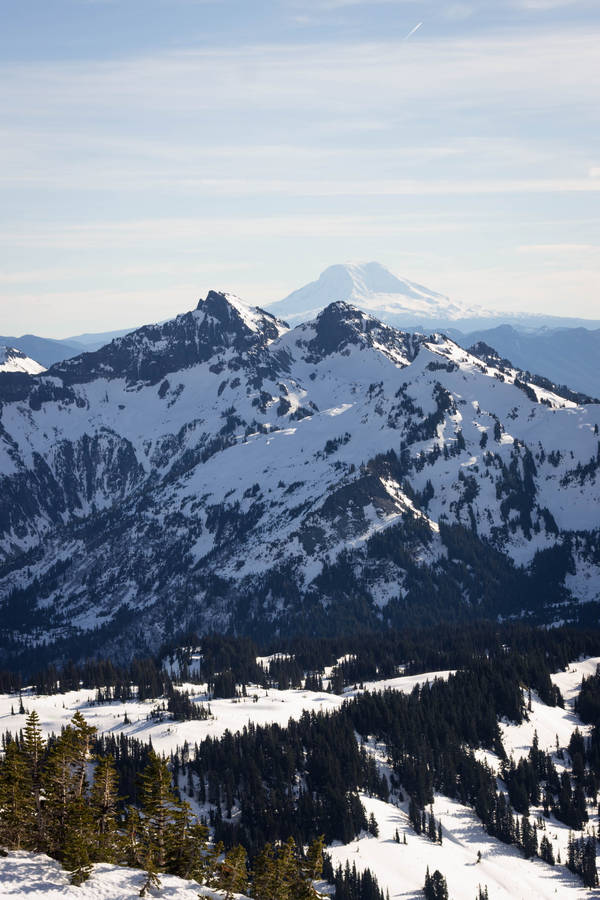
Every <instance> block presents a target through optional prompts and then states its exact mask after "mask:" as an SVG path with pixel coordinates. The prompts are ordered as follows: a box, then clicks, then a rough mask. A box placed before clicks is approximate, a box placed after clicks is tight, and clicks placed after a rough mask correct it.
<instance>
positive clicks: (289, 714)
mask: <svg viewBox="0 0 600 900" xmlns="http://www.w3.org/2000/svg"><path fill="white" fill-rule="evenodd" d="M449 674H450V673H449V672H448V671H443V672H424V673H422V674H421V675H406V676H399V677H398V678H392V679H386V680H384V681H373V682H366V683H365V684H364V688H363V690H369V691H373V690H386V689H387V688H390V689H392V690H396V691H402V692H403V693H410V692H411V691H412V690H413V688H414V687H415V685H416V684H423V683H425V682H427V681H431V680H433V679H434V678H447V677H448V675H449ZM181 690H184V691H189V693H190V696H191V697H192V699H193V700H194V701H196V702H198V703H202V704H205V705H207V706H210V710H211V713H212V715H213V718H212V719H205V720H192V721H189V722H172V721H163V722H157V721H156V720H153V719H150V718H149V715H150V712H151V710H152V709H153V708H154V707H155V706H156V705H157V701H156V700H146V701H144V702H141V703H139V702H135V701H127V702H124V703H123V702H121V701H120V700H116V701H112V702H110V703H101V704H96V702H95V700H94V697H95V692H94V691H92V690H80V691H69V692H68V693H65V694H50V695H43V696H37V695H36V694H34V693H32V692H31V691H28V690H25V691H23V693H22V698H23V705H24V708H25V710H26V713H25V714H24V715H23V714H22V715H19V713H18V710H19V697H18V695H15V694H0V733H3V732H4V731H11V732H17V731H19V730H20V729H21V728H22V727H23V726H24V724H25V719H26V717H27V714H28V713H29V712H31V711H32V710H34V709H35V711H36V712H37V714H38V715H39V717H40V727H41V728H42V730H43V732H44V733H45V734H52V733H55V734H57V733H59V732H60V730H61V728H63V727H64V726H65V725H67V724H68V723H69V721H70V720H71V718H72V716H73V715H74V714H75V712H77V710H79V711H80V712H81V713H82V714H83V716H85V718H86V719H87V721H88V722H89V723H90V724H91V725H94V726H95V728H97V729H98V733H99V734H126V735H127V736H128V737H133V738H136V739H137V740H139V741H145V742H148V741H152V745H153V747H154V749H155V750H156V751H157V752H160V753H165V754H167V753H170V751H171V750H175V749H176V748H177V747H182V746H183V744H184V743H185V742H186V741H187V742H188V744H191V745H193V744H194V743H196V742H200V741H201V740H203V739H204V738H205V737H213V738H217V737H220V736H221V735H222V734H224V732H225V731H230V732H232V733H234V734H235V732H237V731H241V730H242V729H243V728H244V727H245V726H246V725H249V724H250V723H253V724H254V725H271V724H278V725H287V723H288V722H289V720H290V719H299V718H300V716H301V715H302V713H303V712H305V711H307V712H321V711H323V712H325V711H327V710H333V709H338V708H339V707H340V706H341V704H342V703H343V702H344V700H345V699H346V698H347V697H350V696H354V695H355V694H356V693H359V692H360V690H359V689H358V688H356V689H354V688H349V689H347V691H346V692H345V693H344V694H343V695H337V694H329V693H327V692H326V691H305V690H287V691H279V690H277V689H274V688H269V689H265V688H261V687H258V686H255V687H253V686H252V685H248V686H247V693H248V696H247V697H240V698H235V699H227V700H224V699H219V700H209V699H208V695H207V694H206V686H202V685H200V686H199V685H197V684H184V685H182V687H181ZM125 714H127V718H128V719H129V724H128V725H126V724H124V719H125Z"/></svg>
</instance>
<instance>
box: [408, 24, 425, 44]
mask: <svg viewBox="0 0 600 900" xmlns="http://www.w3.org/2000/svg"><path fill="white" fill-rule="evenodd" d="M422 24H423V23H422V22H419V24H418V25H415V27H414V28H411V30H410V31H409V32H408V34H407V35H406V37H405V38H404V40H405V41H407V40H408V39H409V37H412V36H413V34H414V33H415V31H418V30H419V28H420V27H421V25H422Z"/></svg>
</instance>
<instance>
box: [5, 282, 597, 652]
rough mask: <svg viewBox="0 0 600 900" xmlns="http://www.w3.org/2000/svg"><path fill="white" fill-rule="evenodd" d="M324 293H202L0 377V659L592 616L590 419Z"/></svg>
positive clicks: (593, 444) (500, 371) (502, 371)
mask: <svg viewBox="0 0 600 900" xmlns="http://www.w3.org/2000/svg"><path fill="white" fill-rule="evenodd" d="M589 399H590V398H588V397H585V396H581V395H578V394H574V393H573V392H571V391H565V390H563V389H561V388H559V387H557V386H556V385H553V384H552V383H551V382H549V381H547V380H545V379H539V378H538V379H531V378H529V376H528V373H525V372H523V371H522V370H519V369H517V368H514V367H512V366H511V365H510V363H508V361H507V360H503V359H502V358H501V357H500V356H499V355H498V354H497V353H495V351H494V349H493V348H491V347H489V346H487V345H486V344H484V343H480V344H478V345H476V346H474V347H473V348H472V349H471V351H466V350H464V349H462V348H461V347H460V346H458V345H457V344H456V343H454V342H453V341H452V340H450V339H449V338H447V337H445V336H443V335H441V334H439V333H432V334H417V333H412V332H408V331H401V330H398V329H396V328H393V327H391V326H389V325H387V324H384V323H382V322H380V321H378V320H377V319H375V318H374V317H372V316H369V315H368V314H366V313H364V312H363V311H361V310H360V309H358V308H356V307H354V306H352V305H350V304H347V303H344V302H337V303H332V304H329V305H328V306H327V307H326V308H325V309H324V310H322V311H321V312H320V313H319V314H318V315H317V317H316V318H315V319H314V320H313V321H311V322H308V323H302V324H300V325H298V326H296V327H295V328H293V329H289V328H288V327H287V326H286V325H285V323H284V322H283V321H281V320H280V319H278V318H276V317H275V316H273V315H272V314H271V313H269V312H266V311H264V310H261V309H259V308H252V309H250V308H249V307H247V306H246V305H244V304H243V303H242V302H241V301H240V300H239V299H238V298H236V297H234V296H232V295H230V294H224V293H219V292H215V291H211V292H210V293H209V294H208V295H207V297H206V299H205V300H201V301H200V302H199V303H198V307H197V309H195V310H193V311H191V312H188V313H185V314H183V315H180V316H178V317H177V318H175V319H172V320H170V321H168V322H165V323H163V324H160V325H149V326H145V327H143V328H140V329H138V330H136V331H134V332H132V333H130V334H128V335H125V336H123V337H120V338H117V339H115V340H113V341H112V342H111V343H110V344H108V345H106V346H104V347H102V348H101V349H99V350H97V351H94V352H91V353H85V354H82V355H80V356H78V357H75V358H73V359H70V360H66V361H63V362H60V363H57V364H55V365H54V366H52V367H51V368H50V369H49V370H48V371H47V372H44V373H42V374H39V375H35V376H31V375H25V374H23V375H20V374H6V373H5V374H0V472H1V473H2V474H1V476H0V554H1V557H0V559H1V563H0V597H2V598H3V601H2V609H1V617H0V621H1V623H2V624H1V633H0V637H1V640H0V645H1V647H2V651H1V652H2V655H3V658H4V661H10V660H11V659H15V658H16V657H23V655H29V657H30V658H31V655H32V653H35V657H36V659H40V658H41V657H42V656H43V655H44V654H45V655H46V656H49V657H50V658H52V655H53V654H54V655H57V654H60V653H63V652H64V653H67V652H68V653H71V655H73V653H74V652H76V653H77V654H78V655H84V654H86V653H91V652H97V651H102V652H110V653H112V654H113V655H115V656H121V657H127V656H132V655H134V654H135V653H137V652H143V651H144V650H147V649H155V648H157V647H158V646H159V645H160V644H161V643H162V642H163V641H164V640H166V639H170V638H171V637H172V636H173V635H175V634H179V633H181V632H183V631H185V630H187V629H192V628H193V629H196V630H198V631H200V632H204V633H206V632H210V631H213V630H221V631H223V630H230V631H233V632H237V633H246V634H255V635H256V634H260V635H262V636H265V635H268V634H272V635H275V634H277V633H286V634H290V633H306V632H310V633H315V634H326V633H330V634H333V633H344V632H349V631H352V630H357V629H361V628H365V627H370V628H377V627H381V626H384V625H389V624H392V625H395V626H401V625H403V624H406V623H413V624H414V623H430V622H435V621H439V619H440V618H445V619H451V620H459V621H460V620H464V619H466V618H472V617H473V616H488V617H490V616H491V617H497V616H501V617H503V618H510V617H519V618H526V619H530V620H531V621H534V622H541V623H545V624H549V623H551V622H553V621H558V620H560V621H563V620H568V621H579V622H584V621H586V619H590V618H591V619H595V618H597V615H598V601H600V596H599V589H598V584H599V581H598V576H599V574H600V528H599V525H600V523H599V521H598V515H597V508H598V506H597V505H598V500H599V499H600V481H599V479H598V477H597V473H598V469H599V468H600V438H599V436H598V432H599V428H600V405H598V404H594V403H589V402H587V401H588V400H589Z"/></svg>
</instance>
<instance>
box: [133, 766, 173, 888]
mask: <svg viewBox="0 0 600 900" xmlns="http://www.w3.org/2000/svg"><path fill="white" fill-rule="evenodd" d="M141 781H142V789H141V805H142V812H143V816H144V818H143V833H144V843H145V845H146V851H145V856H146V858H147V859H150V860H151V861H152V863H153V865H155V866H156V868H157V869H158V870H159V871H160V870H162V869H164V868H165V865H166V862H167V855H168V849H169V839H170V837H171V834H170V832H171V828H170V825H171V814H172V809H173V808H174V807H175V806H177V803H178V801H177V798H176V797H175V794H174V793H173V790H172V788H171V773H170V772H169V769H168V767H167V764H166V762H165V761H164V760H163V759H161V758H160V757H159V756H157V755H156V753H154V751H153V752H152V753H151V754H150V759H149V762H148V765H147V766H146V769H145V770H144V772H143V774H142V778H141Z"/></svg>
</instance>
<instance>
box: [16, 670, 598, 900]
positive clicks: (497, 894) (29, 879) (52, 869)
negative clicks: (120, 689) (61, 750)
mask: <svg viewBox="0 0 600 900" xmlns="http://www.w3.org/2000/svg"><path fill="white" fill-rule="evenodd" d="M599 662H600V658H598V657H596V658H592V659H588V660H584V661H582V662H578V663H574V664H573V665H571V666H570V667H569V669H568V671H566V672H561V673H558V674H556V675H554V676H553V681H554V683H555V684H557V685H558V686H559V687H560V689H561V691H562V692H563V695H564V697H565V700H566V709H565V710H562V709H560V708H559V707H548V706H545V705H544V704H543V703H541V702H540V701H539V699H537V698H536V697H535V696H533V698H532V704H531V707H532V708H531V712H530V713H529V721H526V722H523V724H522V725H520V726H514V725H509V724H504V725H503V726H502V738H503V743H504V746H505V749H506V751H507V753H508V754H509V755H514V757H515V759H518V758H519V757H520V756H522V755H526V754H527V752H528V751H529V747H530V746H531V742H532V740H533V734H534V732H537V734H538V737H539V745H540V748H541V749H544V750H548V751H549V752H550V751H553V750H554V749H555V746H556V740H557V739H558V744H559V746H560V747H561V748H564V747H565V746H566V745H567V744H568V741H569V738H570V736H571V734H572V731H573V730H574V728H575V727H579V728H580V730H581V731H582V732H583V733H587V731H588V729H587V727H586V726H584V725H583V724H582V723H581V722H580V721H579V720H578V719H577V717H576V716H575V715H574V713H573V711H572V702H573V699H574V697H575V696H576V694H577V693H578V689H579V686H580V682H581V678H582V677H583V676H587V675H590V674H593V673H594V672H595V671H596V665H597V664H598V663H599ZM436 674H437V676H438V677H447V675H448V673H447V672H440V673H426V674H422V675H419V676H410V677H399V678H396V679H393V680H391V681H387V682H373V683H370V684H367V685H365V688H368V689H370V690H373V689H384V688H386V687H388V688H392V689H395V690H402V691H405V692H408V691H410V690H412V688H413V687H414V685H415V683H418V682H419V681H420V682H423V681H425V680H430V679H432V678H433V677H436ZM257 690H258V689H257ZM249 693H250V694H252V689H251V688H250V690H249ZM352 693H353V691H352V690H351V689H349V690H348V691H347V693H346V696H348V695H349V694H352ZM267 694H268V696H266V697H264V698H261V699H260V701H259V703H258V704H254V703H253V702H252V700H251V699H250V700H249V703H248V704H245V703H243V702H236V701H235V700H218V701H211V709H212V712H213V714H214V716H215V720H214V722H211V721H210V720H209V721H192V722H186V723H168V724H167V723H154V724H152V723H151V722H148V721H147V720H146V718H145V716H144V709H145V710H149V708H150V707H151V706H152V704H153V701H148V702H147V703H146V704H135V703H129V704H126V707H127V711H128V716H130V717H131V718H132V721H131V723H130V725H125V724H124V723H123V712H124V711H123V708H122V707H123V705H122V704H119V703H107V704H99V705H97V706H89V705H88V702H87V700H88V696H89V692H87V691H78V692H70V693H68V694H64V695H56V696H53V697H45V696H41V697H37V696H34V695H30V694H24V698H23V699H24V704H25V706H26V708H27V709H28V710H31V709H36V710H37V712H38V713H39V715H40V718H41V720H42V726H43V729H44V731H45V732H46V733H50V732H51V731H56V730H58V729H59V728H60V726H61V725H62V724H64V723H66V722H67V721H68V719H69V718H70V717H71V716H72V714H73V712H74V711H75V710H76V709H80V710H81V711H82V712H83V714H84V715H85V717H86V719H88V720H89V721H90V722H91V723H92V724H93V725H95V726H96V727H97V728H98V729H99V731H101V732H103V733H112V734H120V733H126V734H130V735H132V736H135V737H137V738H138V739H140V740H143V741H149V740H150V739H151V740H152V743H153V745H154V747H155V748H156V749H157V750H159V751H160V752H162V753H165V754H168V753H169V752H170V751H171V750H174V749H175V747H177V746H181V745H182V743H183V741H184V740H187V741H188V742H190V743H193V742H194V741H199V740H201V739H202V738H203V737H204V736H206V735H207V734H212V735H213V736H214V735H217V734H222V733H223V731H224V730H225V729H226V728H228V729H229V730H230V731H232V732H236V731H237V730H239V729H240V728H243V727H244V726H245V725H246V724H247V722H248V720H249V719H250V720H252V721H254V722H256V723H266V722H275V721H279V722H282V723H283V722H285V721H287V718H289V717H292V718H298V717H299V716H300V715H301V713H302V711H303V710H304V709H314V708H315V706H316V707H317V708H324V709H327V708H329V709H333V708H335V706H338V705H339V704H340V703H341V701H342V699H343V698H341V697H336V696H333V695H329V694H322V693H318V692H312V691H305V690H298V691H281V692H279V691H276V690H273V691H268V692H267ZM17 702H18V698H17V697H16V696H15V695H12V696H8V695H3V696H1V697H0V725H1V727H2V730H3V731H4V730H6V729H10V730H16V729H17V728H20V727H21V726H22V724H23V722H24V717H23V716H19V715H18V714H16V715H11V712H10V710H11V706H12V707H13V708H15V707H16V703H17ZM200 702H201V701H200ZM327 704H328V705H327ZM363 737H364V738H366V737H367V736H363ZM366 747H367V748H368V752H369V753H371V754H372V755H373V756H374V757H375V759H376V760H377V762H378V765H379V767H380V770H382V771H386V772H388V773H389V770H388V766H387V761H386V753H385V748H383V747H381V746H377V745H374V744H373V743H372V742H370V741H369V740H368V739H367V741H366ZM487 761H488V763H489V764H490V765H491V766H492V768H495V767H497V766H498V765H499V760H498V759H497V758H496V757H494V755H493V754H490V753H488V754H487ZM554 762H555V763H556V764H557V766H560V761H559V759H558V758H557V757H554ZM361 800H362V802H363V804H364V806H365V809H366V811H367V814H370V813H373V814H374V816H375V818H376V820H377V823H378V825H379V836H378V837H376V838H375V837H373V836H371V835H366V834H363V835H362V836H361V837H360V838H359V839H358V840H354V841H352V842H351V843H350V844H347V845H345V846H342V845H334V846H332V847H330V848H328V849H329V852H330V854H331V856H332V860H333V862H334V865H337V864H338V863H341V864H342V865H345V863H346V861H348V862H349V864H350V866H352V865H356V867H357V869H359V870H362V869H364V868H369V869H370V870H371V871H372V872H373V873H374V874H375V875H376V877H377V879H378V881H379V883H380V885H381V886H382V887H383V888H384V889H388V890H389V893H390V898H391V900H418V898H420V897H421V896H422V893H421V888H422V886H423V881H424V876H425V871H426V869H427V867H429V869H430V871H434V870H435V869H439V870H440V871H441V872H443V874H444V875H445V877H446V879H447V882H448V888H449V896H450V898H452V900H475V897H476V896H477V890H478V886H479V885H481V886H482V887H484V886H487V888H488V894H489V897H490V898H492V900H520V898H523V900H531V898H543V900H552V898H556V897H562V898H571V900H582V898H586V897H591V896H594V895H595V892H591V891H587V890H586V889H584V888H583V887H582V884H581V881H580V879H578V878H577V877H576V876H574V875H572V874H571V873H570V872H568V871H567V869H566V868H565V867H564V866H562V865H556V866H554V867H552V866H549V865H547V864H545V863H543V862H542V861H541V860H533V861H532V860H526V859H524V858H523V856H522V854H521V852H520V851H519V850H517V849H516V848H515V847H512V846H508V845H506V844H503V843H501V842H500V841H498V840H496V839H494V838H491V837H490V836H489V835H487V834H486V833H485V831H484V830H483V827H482V824H481V822H480V821H479V820H478V819H477V817H476V815H475V814H474V812H473V810H472V809H469V808H468V807H465V806H462V805H461V804H460V803H458V802H457V801H455V800H451V799H448V798H446V797H444V796H441V795H437V796H436V798H435V802H434V805H433V812H434V815H435V817H436V819H438V820H439V821H441V823H442V827H443V835H444V836H443V843H442V845H441V846H440V845H438V844H434V843H431V841H429V840H428V839H427V838H426V837H425V836H423V835H421V836H417V835H416V834H415V833H414V831H413V830H412V829H411V827H410V824H409V818H408V812H407V806H408V804H407V802H406V801H404V802H401V803H394V802H390V803H384V802H382V801H381V800H378V799H376V798H373V797H369V796H367V795H365V794H362V795H361ZM535 815H536V811H535V810H532V816H533V817H535ZM597 821H598V820H597V815H596V810H595V809H590V822H589V825H588V826H587V829H586V830H589V829H591V828H592V827H594V826H596V825H597ZM396 830H398V832H399V834H400V836H401V837H402V838H403V837H404V836H406V844H404V843H403V842H402V841H401V843H397V842H396V841H395V840H394V835H395V832H396ZM542 833H543V834H545V835H546V836H547V837H548V838H549V840H550V841H551V842H552V845H553V848H554V851H555V853H557V852H558V851H560V854H561V857H562V859H563V860H564V859H565V858H566V857H565V854H566V847H567V841H568V836H569V832H568V828H567V827H566V826H565V825H563V824H562V823H560V822H557V821H556V820H555V819H554V818H553V817H552V816H550V818H549V819H548V820H546V827H545V829H544V831H543V832H542ZM478 852H479V853H480V854H481V860H480V861H478ZM161 880H162V882H163V889H162V890H161V893H160V896H162V897H165V898H173V900H187V898H188V897H190V898H191V897H197V896H198V893H200V895H201V896H209V897H215V898H216V897H218V896H220V895H219V894H218V893H214V892H210V891H205V893H204V894H202V893H201V889H199V888H198V887H197V886H196V887H192V886H191V885H190V884H189V883H186V882H182V881H180V880H179V879H176V878H173V877H169V876H164V877H161ZM140 883H141V876H140V873H139V872H135V871H133V870H128V869H120V868H117V867H114V866H107V865H99V866H96V867H95V868H94V874H93V876H92V879H91V880H90V881H89V882H87V883H86V884H85V885H84V886H83V887H82V888H74V887H71V886H69V885H68V884H67V878H66V876H65V875H64V873H62V871H61V870H60V867H59V866H58V864H57V863H55V862H53V861H52V860H48V859H47V857H43V856H37V857H35V856H32V855H31V854H14V853H12V854H10V855H9V857H8V858H4V859H0V897H4V896H6V897H13V896H15V897H16V896H23V897H24V896H33V897H37V896H38V895H39V896H42V895H43V896H48V897H50V898H53V897H57V898H58V897H63V896H64V897H71V896H72V897H76V896H79V897H81V898H88V897H89V898H90V900H96V898H98V900H104V898H107V900H108V898H111V900H113V898H114V900H121V898H122V900H129V898H130V897H134V896H137V894H138V892H139V886H140ZM192 892H193V893H192Z"/></svg>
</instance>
